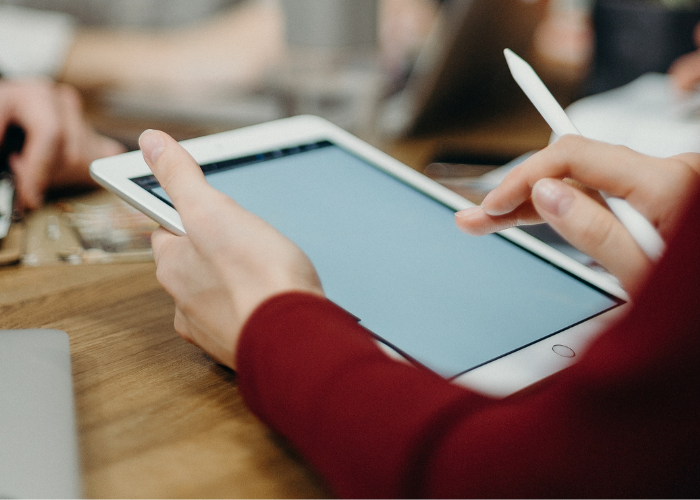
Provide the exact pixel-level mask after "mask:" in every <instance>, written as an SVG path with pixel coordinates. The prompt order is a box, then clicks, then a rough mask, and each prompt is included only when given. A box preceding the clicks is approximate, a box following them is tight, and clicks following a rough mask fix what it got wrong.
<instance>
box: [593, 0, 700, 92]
mask: <svg viewBox="0 0 700 500" xmlns="http://www.w3.org/2000/svg"><path fill="white" fill-rule="evenodd" d="M698 22H700V8H697V7H696V8H694V9H693V8H675V9H670V8H668V7H665V6H664V5H662V4H661V2H658V1H651V0H597V1H596V2H595V5H594V7H593V28H594V30H595V45H596V47H595V54H594V60H593V68H592V73H591V77H590V79H589V81H588V84H587V85H586V86H585V87H584V94H586V95H590V94H597V93H599V92H604V91H606V90H610V89H613V88H616V87H619V86H621V85H624V84H626V83H629V82H631V81H632V80H634V79H636V78H637V77H639V76H641V75H643V74H644V73H649V72H658V73H665V72H666V71H667V70H668V68H669V66H670V65H671V63H673V61H674V60H676V59H677V58H678V57H679V56H681V55H683V54H687V53H689V52H692V51H693V50H695V48H696V47H695V44H694V42H693V29H694V27H695V25H696V24H697V23H698Z"/></svg>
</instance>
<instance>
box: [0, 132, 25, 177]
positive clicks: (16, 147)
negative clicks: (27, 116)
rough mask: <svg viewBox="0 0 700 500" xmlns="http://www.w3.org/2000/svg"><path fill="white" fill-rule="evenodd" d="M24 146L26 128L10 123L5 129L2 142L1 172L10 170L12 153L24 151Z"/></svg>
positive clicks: (0, 152)
mask: <svg viewBox="0 0 700 500" xmlns="http://www.w3.org/2000/svg"><path fill="white" fill-rule="evenodd" d="M23 146H24V130H22V128H21V127H19V126H17V125H10V126H9V127H7V130H6V131H5V137H4V138H3V140H2V143H0V172H9V171H10V166H9V164H8V160H9V157H10V155H11V154H12V153H18V152H20V151H22V147H23Z"/></svg>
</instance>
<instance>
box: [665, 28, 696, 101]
mask: <svg viewBox="0 0 700 500" xmlns="http://www.w3.org/2000/svg"><path fill="white" fill-rule="evenodd" d="M693 38H695V45H697V46H698V47H700V24H698V25H697V26H695V31H694V33H693ZM668 73H669V75H670V76H671V80H672V81H673V83H674V84H675V85H676V87H678V88H679V89H680V90H684V91H692V90H695V87H697V85H698V83H700V49H698V50H696V51H694V52H691V53H689V54H685V55H683V56H681V57H679V58H678V59H676V61H675V62H674V63H673V64H672V65H671V67H670V68H669V70H668Z"/></svg>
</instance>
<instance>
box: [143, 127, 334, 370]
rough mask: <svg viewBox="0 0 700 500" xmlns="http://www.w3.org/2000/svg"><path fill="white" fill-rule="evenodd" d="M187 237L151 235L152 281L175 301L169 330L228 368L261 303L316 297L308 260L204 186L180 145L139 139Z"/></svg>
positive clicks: (150, 136) (152, 136)
mask: <svg viewBox="0 0 700 500" xmlns="http://www.w3.org/2000/svg"><path fill="white" fill-rule="evenodd" d="M139 144H140V145H141V150H142V152H143V156H144V159H145V160H146V163H148V166H149V167H151V170H152V171H153V173H154V174H155V176H156V177H157V178H158V181H159V182H160V185H161V186H162V187H163V189H164V190H165V191H166V192H167V193H168V195H169V196H170V199H171V200H172V201H173V204H174V205H175V208H176V209H177V211H178V213H179V215H180V218H181V220H182V224H183V225H184V227H185V231H186V232H187V234H186V235H185V236H175V235H174V234H172V233H170V232H168V231H166V230H165V229H162V228H160V229H158V230H156V231H155V233H154V234H153V238H152V244H153V255H154V256H155V260H156V266H157V268H158V269H157V274H156V276H157V278H158V281H160V283H161V284H162V285H163V287H164V288H165V289H166V291H167V292H168V293H169V294H170V295H172V296H173V298H174V299H175V307H176V309H175V330H176V331H177V332H178V333H179V334H180V336H181V337H182V338H184V339H185V340H187V341H188V342H191V343H193V344H195V345H197V346H199V347H200V348H201V349H203V350H204V351H206V352H207V353H208V354H209V355H211V356H212V357H213V358H214V359H215V360H217V361H218V362H219V363H222V364H224V365H227V366H230V367H231V368H234V369H235V363H236V352H237V348H238V340H239V337H240V333H241V330H242V329H243V326H244V324H245V323H246V321H247V320H248V318H249V317H250V315H251V314H252V313H253V311H255V309H256V308H257V307H258V306H259V305H260V304H262V303H263V302H264V301H265V300H267V299H268V298H270V297H273V296H274V295H277V294H280V293H284V292H288V291H302V292H308V293H312V294H316V295H321V296H322V295H323V289H322V288H321V283H320V281H319V279H318V276H317V275H316V271H315V269H314V268H313V266H312V265H311V262H310V261H309V259H308V257H306V255H305V254H304V253H303V252H302V251H301V249H300V248H299V247H297V246H296V245H295V244H294V243H292V242H291V241H290V240H288V239H287V238H285V237H284V236H283V235H282V234H281V233H279V232H278V231H277V230H276V229H275V228H273V227H272V226H270V225H269V224H268V223H267V222H265V221H264V220H262V219H260V218H259V217H257V216H255V215H253V214H252V213H250V212H248V211H246V210H244V209H243V208H242V207H241V206H240V205H238V204H237V203H236V202H235V201H234V200H232V199H231V198H230V197H228V196H226V195H225V194H223V193H221V192H220V191H217V190H216V189H214V188H213V187H211V186H210V185H209V184H208V183H207V181H206V179H205V178H204V174H203V173H202V169H201V168H200V167H199V165H197V163H196V162H195V161H194V159H193V158H192V157H191V156H190V155H189V154H188V153H187V151H185V150H184V149H183V148H182V146H180V145H179V144H178V143H177V142H175V141H174V140H173V139H172V138H171V137H170V136H168V135H167V134H165V133H163V132H159V131H155V130H149V131H146V132H144V133H143V134H142V135H141V138H140V139H139Z"/></svg>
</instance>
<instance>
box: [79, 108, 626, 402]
mask: <svg viewBox="0 0 700 500" xmlns="http://www.w3.org/2000/svg"><path fill="white" fill-rule="evenodd" d="M323 140H327V141H330V142H332V143H335V144H336V145H337V146H339V147H341V148H344V149H346V150H348V151H349V152H351V153H353V154H355V155H357V156H358V157H360V158H362V159H363V160H365V161H367V162H368V163H370V164H371V165H373V166H375V167H376V168H378V169H379V170H381V171H384V172H386V173H388V174H390V175H391V176H393V177H395V178H396V179H398V180H399V181H401V182H404V183H406V184H408V185H410V186H412V187H414V188H415V189H417V190H418V191H420V192H422V193H424V194H426V195H427V196H429V197H431V198H433V199H435V200H437V202H439V203H442V204H444V205H446V206H448V207H450V208H452V209H454V210H455V211H456V210H461V209H463V208H467V207H471V206H474V204H473V203H471V202H470V201H468V200H466V199H465V198H463V197H461V196H459V195H457V194H456V193H454V192H453V191H451V190H449V189H447V188H445V187H444V186H442V185H440V184H438V183H437V182H435V181H433V180H432V179H429V178H428V177H426V176H424V175H423V174H421V173H419V172H417V171H415V170H413V169H412V168H410V167H408V166H406V165H404V164H403V163H401V162H399V161H398V160H396V159H394V158H392V157H391V156H389V155H387V154H385V153H383V152H382V151H380V150H378V149H376V148H375V147H373V146H371V145H369V144H367V143H366V142H364V141H362V140H360V139H358V138H357V137H355V136H353V135H351V134H349V133H348V132H346V131H344V130H342V129H341V128H339V127H336V126H335V125H333V124H331V123H330V122H328V121H326V120H323V119H321V118H318V117H315V116H297V117H293V118H286V119H283V120H277V121H273V122H268V123H264V124H260V125H254V126H252V127H246V128H242V129H237V130H233V131H229V132H223V133H219V134H214V135H210V136H205V137H200V138H196V139H189V140H186V141H182V142H181V144H182V146H183V147H184V148H185V149H186V150H187V151H189V153H190V154H191V155H192V156H193V157H194V159H195V160H196V161H197V162H198V163H200V164H207V163H214V162H217V161H222V160H227V159H231V158H237V157H244V156H248V155H254V154H257V153H260V152H265V151H271V150H277V149H283V148H289V147H295V146H298V145H299V144H308V143H312V142H317V141H323ZM90 174H91V176H92V177H93V179H95V181H96V182H98V183H99V184H100V185H102V186H103V187H105V188H107V189H109V190H110V191H112V192H114V193H115V194H117V195H118V196H119V197H121V198H122V199H124V200H125V201H126V202H127V203H129V204H131V205H133V206H134V207H136V208H137V209H139V210H141V211H142V212H144V213H145V214H147V215H148V216H150V217H151V218H153V219H154V220H155V221H157V222H158V223H159V224H161V225H162V226H163V227H165V228H167V229H169V230H170V231H172V232H173V233H175V234H179V235H183V234H185V231H184V228H183V226H182V221H181V220H180V216H179V215H178V213H177V212H176V211H175V209H174V208H172V207H171V206H170V205H168V204H167V203H165V202H164V201H163V200H161V199H160V198H158V197H156V196H154V195H152V194H151V193H149V192H148V191H146V190H145V189H143V188H141V187H140V186H138V185H137V184H136V183H135V182H133V181H132V180H131V179H133V178H136V177H142V176H147V175H151V170H150V169H149V167H148V165H147V164H146V162H145V161H144V160H143V157H142V155H141V152H140V151H133V152H130V153H125V154H122V155H118V156H113V157H109V158H103V159H100V160H97V161H95V162H93V163H92V165H91V166H90ZM499 234H500V235H501V236H503V237H504V238H506V239H508V240H510V241H512V242H513V243H515V244H516V245H518V246H520V247H522V248H524V249H525V250H527V251H530V252H532V253H534V254H535V255H537V256H539V257H541V258H542V259H544V260H546V261H548V262H550V263H552V264H553V265H555V266H556V267H559V268H561V269H563V270H565V271H567V272H569V273H571V274H573V275H574V276H576V277H578V278H580V279H581V280H583V281H584V282H587V283H590V284H591V285H592V286H594V287H597V288H599V289H601V290H602V291H604V292H607V293H609V294H610V295H612V296H614V297H616V298H618V299H621V300H623V301H628V300H629V298H628V297H627V295H626V294H625V292H624V291H623V290H622V289H621V288H620V287H619V285H617V283H615V282H614V281H612V280H611V279H609V278H608V277H606V276H604V275H602V274H600V273H598V272H596V271H593V270H591V269H589V268H587V267H586V266H584V265H582V264H580V263H579V262H577V261H575V260H573V259H571V258H569V257H567V256H566V255H564V254H562V253H560V252H559V251H557V250H555V249H553V248H552V247H550V246H549V245H546V244H545V243H542V242H541V241H539V240H537V239H536V238H533V237H532V236H530V235H528V234H526V233H525V232H523V231H521V230H519V229H517V228H512V229H507V230H505V231H501V232H500V233H499ZM624 309H625V306H624V305H621V306H619V307H616V308H613V309H612V310H610V311H607V312H605V313H602V314H600V315H598V316H596V317H594V318H591V319H589V320H587V321H584V322H582V323H579V324H578V325H575V326H573V327H571V328H569V329H567V330H565V331H563V332H560V333H557V334H554V335H551V336H549V337H547V338H545V339H542V340H540V341H535V342H534V343H533V344H531V345H529V346H526V347H523V348H520V349H518V350H516V351H515V352H512V353H504V355H503V356H502V357H500V358H498V359H496V360H494V361H491V362H489V363H486V364H484V365H481V366H479V367H476V368H474V369H472V370H470V371H468V372H466V373H464V374H462V375H460V376H458V377H457V378H455V379H453V381H454V382H455V383H458V384H460V385H464V386H466V387H469V388H471V389H473V390H476V391H478V392H481V393H484V394H488V395H491V396H496V397H503V396H506V395H509V394H512V393H514V392H516V391H518V390H520V389H523V388H525V387H527V386H529V385H531V384H532V383H535V382H537V381H539V380H541V379H543V378H545V377H547V376H549V375H552V374H554V373H556V372H557V371H559V370H561V369H563V368H566V367H567V366H570V365H571V364H573V363H574V362H575V361H576V360H577V359H578V358H579V357H580V354H581V352H582V351H583V350H585V348H586V346H587V345H588V344H589V343H590V342H591V341H592V340H593V338H594V337H595V334H596V333H597V332H599V331H601V330H602V329H603V328H604V327H605V326H606V325H607V324H609V323H610V322H611V321H612V320H613V319H614V318H616V317H617V316H618V315H619V314H620V313H621V312H622V311H623V310H624ZM556 344H561V345H564V346H568V347H569V348H571V349H572V350H573V351H574V352H575V353H576V354H577V355H576V356H574V357H573V358H566V357H562V356H560V355H557V354H556V353H555V352H554V351H553V350H552V347H553V346H554V345H556ZM383 347H384V350H385V351H390V348H389V347H388V346H385V345H383ZM390 354H391V355H392V356H399V355H398V354H397V353H395V352H390Z"/></svg>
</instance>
